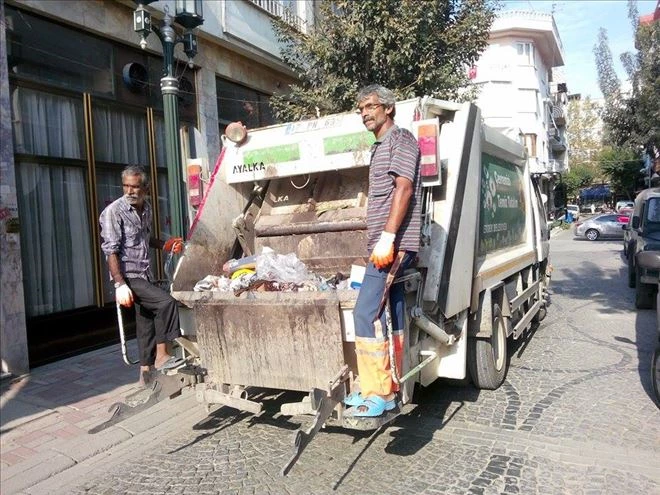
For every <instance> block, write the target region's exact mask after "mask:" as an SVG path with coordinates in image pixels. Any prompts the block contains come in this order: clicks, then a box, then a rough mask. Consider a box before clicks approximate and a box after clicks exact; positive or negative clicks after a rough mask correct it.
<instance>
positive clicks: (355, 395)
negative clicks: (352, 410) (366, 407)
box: [344, 392, 364, 406]
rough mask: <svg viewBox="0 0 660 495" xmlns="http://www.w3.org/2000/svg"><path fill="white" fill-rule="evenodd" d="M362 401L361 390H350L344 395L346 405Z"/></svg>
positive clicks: (357, 403) (353, 404)
mask: <svg viewBox="0 0 660 495" xmlns="http://www.w3.org/2000/svg"><path fill="white" fill-rule="evenodd" d="M363 402H364V398H363V397H362V393H361V392H351V393H350V394H348V395H347V396H346V397H344V404H346V405H347V406H359V405H360V404H362V403H363Z"/></svg>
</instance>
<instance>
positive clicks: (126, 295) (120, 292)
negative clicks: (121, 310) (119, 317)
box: [115, 284, 133, 308]
mask: <svg viewBox="0 0 660 495" xmlns="http://www.w3.org/2000/svg"><path fill="white" fill-rule="evenodd" d="M115 300H116V301H117V302H118V303H119V304H121V305H122V306H126V307H127V308H130V307H131V306H133V291H132V290H131V289H130V287H129V286H128V285H126V284H122V285H120V286H119V287H117V288H116V289H115Z"/></svg>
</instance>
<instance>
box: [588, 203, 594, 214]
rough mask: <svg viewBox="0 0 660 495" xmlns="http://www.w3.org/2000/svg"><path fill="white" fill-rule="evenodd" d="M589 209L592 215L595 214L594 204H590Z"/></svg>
mask: <svg viewBox="0 0 660 495" xmlns="http://www.w3.org/2000/svg"><path fill="white" fill-rule="evenodd" d="M589 209H590V210H591V214H592V215H593V214H595V213H596V205H595V204H593V203H591V207H590V208H589Z"/></svg>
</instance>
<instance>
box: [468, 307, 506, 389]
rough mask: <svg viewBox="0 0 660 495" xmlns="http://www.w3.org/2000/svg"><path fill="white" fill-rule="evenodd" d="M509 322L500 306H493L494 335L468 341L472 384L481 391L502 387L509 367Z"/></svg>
mask: <svg viewBox="0 0 660 495" xmlns="http://www.w3.org/2000/svg"><path fill="white" fill-rule="evenodd" d="M506 327H507V320H506V319H505V318H504V317H503V316H502V311H501V310H500V306H499V305H498V304H493V333H492V335H491V336H490V338H485V339H484V338H471V339H469V340H468V368H469V370H470V377H471V378H472V383H474V386H475V387H477V388H479V389H485V390H495V389H496V388H497V387H499V386H500V385H502V382H503V381H504V377H505V376H506V372H507V368H508V365H509V360H508V355H507V348H506V346H507V331H506Z"/></svg>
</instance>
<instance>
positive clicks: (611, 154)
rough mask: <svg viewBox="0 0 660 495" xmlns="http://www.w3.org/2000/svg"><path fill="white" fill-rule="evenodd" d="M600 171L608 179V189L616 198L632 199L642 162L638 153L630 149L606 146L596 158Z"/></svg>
mask: <svg viewBox="0 0 660 495" xmlns="http://www.w3.org/2000/svg"><path fill="white" fill-rule="evenodd" d="M598 162H599V166H600V169H601V170H602V171H603V173H604V174H605V175H606V177H607V178H608V179H609V184H610V189H612V191H613V192H614V194H615V195H616V196H625V197H627V198H634V197H635V192H636V190H637V188H638V186H637V185H638V183H639V178H640V172H639V171H640V169H641V167H642V166H643V164H644V163H643V162H642V160H641V158H640V156H639V153H638V152H637V151H635V150H634V149H631V148H621V147H613V146H606V147H604V148H603V150H602V151H601V152H600V154H599V156H598Z"/></svg>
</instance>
